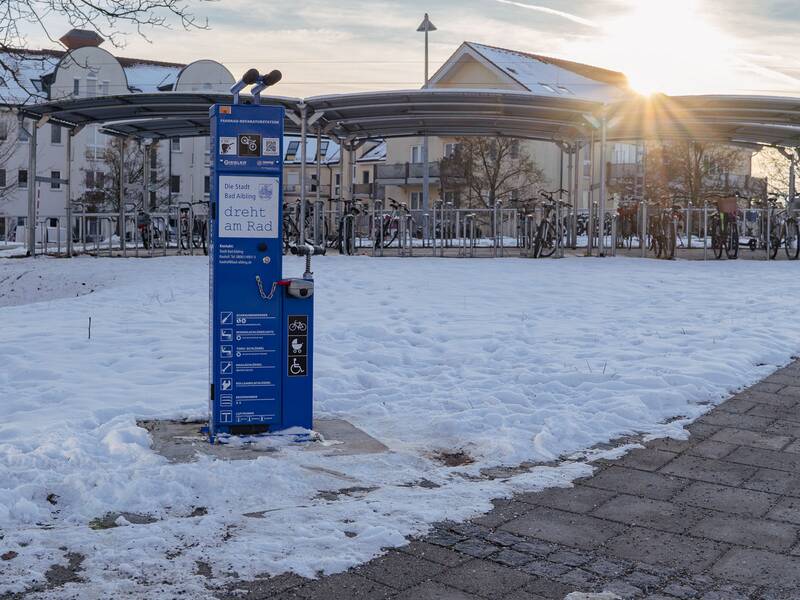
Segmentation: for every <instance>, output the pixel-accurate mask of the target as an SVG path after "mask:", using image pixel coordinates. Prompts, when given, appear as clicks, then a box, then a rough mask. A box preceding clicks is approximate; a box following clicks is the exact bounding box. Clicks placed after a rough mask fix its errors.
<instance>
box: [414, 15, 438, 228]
mask: <svg viewBox="0 0 800 600" xmlns="http://www.w3.org/2000/svg"><path fill="white" fill-rule="evenodd" d="M417 31H419V32H422V33H424V34H425V86H424V88H425V89H427V88H428V32H430V31H436V25H434V24H433V23H431V20H430V19H429V18H428V13H425V18H424V19H422V23H420V24H419V27H417ZM429 188H430V171H429V168H428V136H427V135H425V137H424V138H422V210H423V211H425V212H427V211H428V208H429V206H430V198H429V197H428V195H429V191H430V190H429Z"/></svg>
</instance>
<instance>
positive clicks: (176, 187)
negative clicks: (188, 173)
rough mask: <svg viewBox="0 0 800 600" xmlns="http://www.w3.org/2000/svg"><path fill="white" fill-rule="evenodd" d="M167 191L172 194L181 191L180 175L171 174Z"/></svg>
mask: <svg viewBox="0 0 800 600" xmlns="http://www.w3.org/2000/svg"><path fill="white" fill-rule="evenodd" d="M169 191H170V193H172V194H180V193H181V176H180V175H172V176H171V177H170V178H169Z"/></svg>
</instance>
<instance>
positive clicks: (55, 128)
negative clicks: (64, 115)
mask: <svg viewBox="0 0 800 600" xmlns="http://www.w3.org/2000/svg"><path fill="white" fill-rule="evenodd" d="M50 143H51V144H60V143H61V126H60V125H50Z"/></svg>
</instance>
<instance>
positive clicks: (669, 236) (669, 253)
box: [664, 221, 678, 260]
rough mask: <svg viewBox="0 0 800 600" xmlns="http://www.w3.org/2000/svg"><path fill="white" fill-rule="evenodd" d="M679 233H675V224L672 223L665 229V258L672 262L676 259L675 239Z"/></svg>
mask: <svg viewBox="0 0 800 600" xmlns="http://www.w3.org/2000/svg"><path fill="white" fill-rule="evenodd" d="M677 234H678V232H677V231H675V223H674V222H673V221H670V222H669V223H667V224H666V227H664V258H666V259H667V260H672V259H673V258H675V238H676V237H677Z"/></svg>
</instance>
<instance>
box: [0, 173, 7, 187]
mask: <svg viewBox="0 0 800 600" xmlns="http://www.w3.org/2000/svg"><path fill="white" fill-rule="evenodd" d="M4 187H6V170H5V169H0V188H4Z"/></svg>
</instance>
